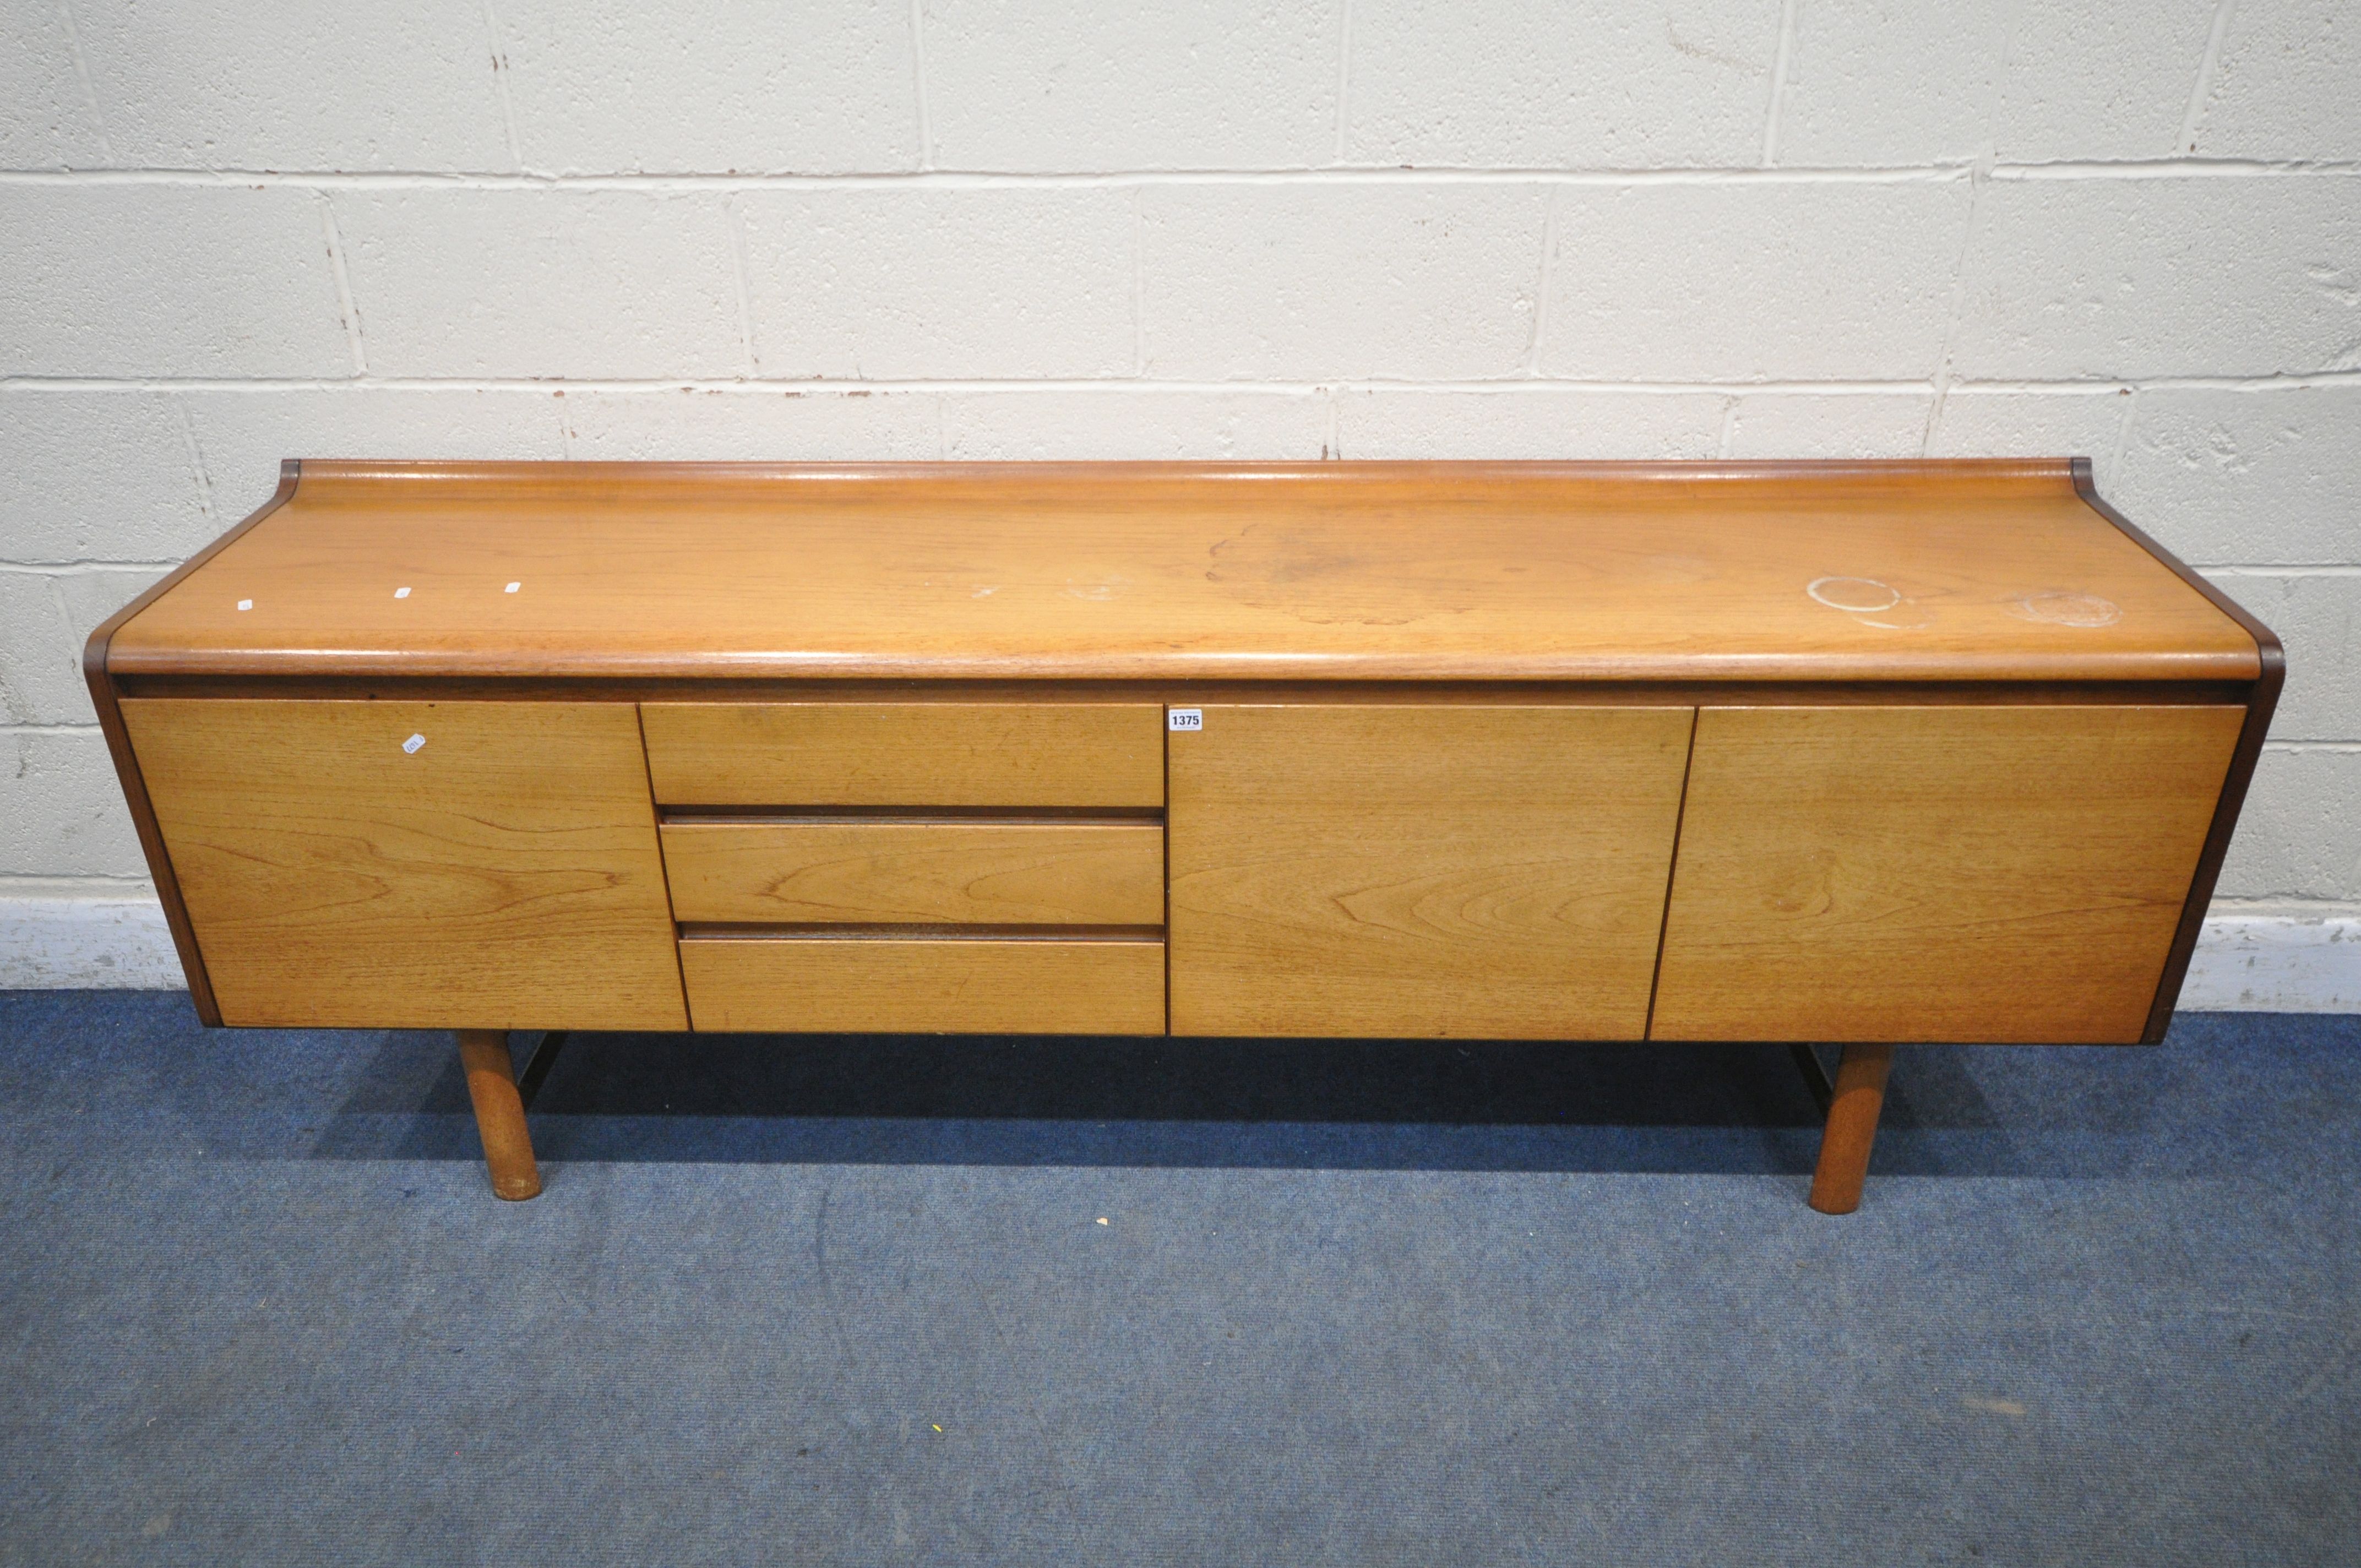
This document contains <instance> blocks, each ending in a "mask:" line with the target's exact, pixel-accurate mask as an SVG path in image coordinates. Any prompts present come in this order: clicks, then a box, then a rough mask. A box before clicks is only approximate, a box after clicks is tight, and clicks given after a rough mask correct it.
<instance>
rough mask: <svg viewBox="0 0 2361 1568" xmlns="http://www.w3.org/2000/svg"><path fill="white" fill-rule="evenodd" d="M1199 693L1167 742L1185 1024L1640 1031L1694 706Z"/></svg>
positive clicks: (1177, 1026)
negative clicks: (1214, 703) (1198, 705)
mask: <svg viewBox="0 0 2361 1568" xmlns="http://www.w3.org/2000/svg"><path fill="white" fill-rule="evenodd" d="M1202 711H1203V725H1202V729H1191V730H1182V731H1176V732H1175V733H1173V734H1171V735H1170V737H1168V740H1169V745H1168V748H1167V766H1168V776H1169V797H1168V809H1169V812H1170V818H1169V820H1170V856H1171V871H1170V916H1169V920H1170V954H1171V1006H1172V1031H1173V1033H1175V1034H1178V1035H1294V1036H1349V1035H1381V1036H1386V1035H1424V1036H1460V1037H1469V1038H1529V1039H1530V1038H1542V1039H1637V1038H1639V1037H1640V1036H1642V1035H1643V1034H1645V1032H1646V1030H1647V1021H1648V1001H1649V990H1650V985H1651V981H1652V979H1653V973H1654V969H1655V958H1656V944H1657V938H1658V935H1659V932H1660V931H1661V929H1662V925H1663V919H1664V895H1665V883H1666V878H1667V876H1668V874H1669V872H1670V870H1671V865H1672V853H1673V839H1674V834H1675V826H1676V824H1677V821H1678V818H1679V815H1680V800H1681V783H1682V773H1683V770H1684V768H1685V767H1686V760H1687V753H1688V743H1689V729H1690V725H1691V722H1692V719H1693V712H1692V710H1691V709H1689V708H1686V707H1506V706H1499V707H1495V706H1484V705H1474V704H1469V705H1463V706H1436V705H1415V706H1413V705H1380V704H1370V705H1365V706H1364V705H1329V704H1271V705H1251V704H1240V705H1235V706H1224V707H1206V708H1204V709H1203V710H1202Z"/></svg>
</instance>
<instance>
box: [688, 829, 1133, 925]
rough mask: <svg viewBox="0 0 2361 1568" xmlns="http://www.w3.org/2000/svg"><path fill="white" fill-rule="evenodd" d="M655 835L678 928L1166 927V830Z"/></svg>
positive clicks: (799, 831) (758, 831)
mask: <svg viewBox="0 0 2361 1568" xmlns="http://www.w3.org/2000/svg"><path fill="white" fill-rule="evenodd" d="M662 832H663V835H664V872H665V875H666V877H667V878H668V879H669V880H670V882H671V884H672V907H673V918H674V919H675V920H679V921H684V922H704V921H713V922H733V923H760V924H764V925H781V924H785V925H862V926H901V925H951V924H958V925H979V926H1161V925H1163V924H1164V825H1163V824H1162V823H1160V822H1071V823H1069V822H1008V821H998V820H979V821H959V820H956V819H951V820H939V821H892V820H887V821H862V820H859V819H850V820H845V819H828V818H821V819H810V820H800V821H798V820H792V819H790V820H774V821H698V820H696V819H695V818H689V819H686V820H679V819H675V820H673V821H668V822H666V823H664V825H663V828H662Z"/></svg>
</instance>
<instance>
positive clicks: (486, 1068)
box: [459, 1029, 541, 1198]
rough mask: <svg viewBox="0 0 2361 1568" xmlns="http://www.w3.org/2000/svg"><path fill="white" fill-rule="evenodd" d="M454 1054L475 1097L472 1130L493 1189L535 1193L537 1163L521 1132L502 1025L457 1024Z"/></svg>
mask: <svg viewBox="0 0 2361 1568" xmlns="http://www.w3.org/2000/svg"><path fill="white" fill-rule="evenodd" d="M459 1059H460V1060H461V1061H463V1062H465V1063H467V1097H468V1098H469V1099H471V1100H473V1101H474V1102H476V1130H477V1131H478V1133H481V1134H482V1135H483V1137H484V1163H485V1165H487V1166H489V1167H490V1168H491V1173H492V1192H493V1195H494V1196H496V1197H500V1198H531V1197H533V1196H535V1195H536V1194H538V1193H539V1192H540V1191H541V1168H540V1167H538V1166H536V1165H534V1164H533V1139H532V1137H531V1136H530V1135H527V1133H526V1132H525V1126H524V1099H523V1097H522V1095H520V1094H518V1093H517V1084H516V1069H514V1068H513V1067H511V1065H510V1063H509V1036H508V1031H507V1030H505V1029H462V1030H460V1031H459Z"/></svg>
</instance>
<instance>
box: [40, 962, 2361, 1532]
mask: <svg viewBox="0 0 2361 1568" xmlns="http://www.w3.org/2000/svg"><path fill="white" fill-rule="evenodd" d="M2356 1047H2361V1019H2357V1018H2349V1017H2347V1018H2302V1017H2288V1016H2268V1015H2226V1014H2224V1015H2207V1014H2194V1015H2188V1016H2184V1017H2182V1018H2181V1019H2180V1021H2179V1022H2178V1023H2177V1024H2176V1025H2175V1027H2174V1029H2173V1032H2172V1036H2171V1038H2170V1040H2169V1042H2168V1043H2167V1044H2166V1045H2165V1046H2163V1047H2158V1048H2156V1049H2149V1050H2139V1049H2093V1048H2077V1049H2051V1050H2040V1049H1999V1048H1982V1049H1943V1048H1927V1049H1921V1050H1913V1051H1905V1052H1904V1053H1902V1054H1901V1056H1900V1058H1899V1061H1898V1065H1897V1066H1896V1068H1895V1070H1894V1090H1893V1093H1892V1095H1891V1097H1890V1099H1889V1102H1888V1107H1887V1113H1886V1121H1885V1128H1884V1131H1883V1135H1882V1136H1881V1138H1880V1140H1879V1143H1878V1148H1877V1159H1876V1162H1875V1166H1874V1172H1875V1174H1874V1175H1873V1176H1872V1180H1871V1183H1870V1187H1869V1193H1868V1198H1867V1201H1865V1203H1864V1204H1863V1206H1862V1208H1861V1212H1859V1213H1857V1214H1855V1215H1852V1216H1851V1217H1850V1218H1847V1219H1829V1218H1827V1217H1825V1216H1822V1215H1818V1214H1815V1213H1813V1212H1810V1211H1809V1210H1807V1209H1806V1207H1805V1206H1804V1201H1803V1197H1804V1189H1805V1186H1806V1173H1807V1172H1808V1170H1809V1168H1810V1160H1811V1156H1812V1152H1813V1149H1814V1146H1815V1139H1816V1126H1815V1118H1814V1116H1813V1114H1812V1109H1811V1106H1810V1103H1809V1102H1808V1101H1807V1100H1806V1097H1805V1095H1804V1093H1803V1091H1802V1089H1801V1086H1800V1084H1799V1082H1798V1081H1797V1080H1796V1079H1795V1073H1794V1069H1793V1068H1792V1067H1791V1065H1790V1064H1789V1063H1788V1061H1787V1059H1786V1058H1785V1055H1784V1051H1781V1050H1779V1049H1776V1048H1760V1047H1737V1048H1710V1047H1536V1046H1525V1045H1473V1046H1471V1045H1465V1044H1439V1045H1438V1044H1432V1043H1403V1042H1378V1043H1370V1044H1336V1043H1326V1042H1320V1043H1277V1042H1261V1041H1256V1042H1235V1041H1232V1042H1205V1041H1148V1042H1137V1041H1105V1040H1084V1041H1040V1040H1011V1039H949V1040H935V1039H924V1040H910V1039H884V1040H879V1039H836V1038H802V1037H796V1038H724V1039H709V1038H708V1039H690V1038H685V1037H670V1036H621V1035H612V1036H577V1037H576V1038H575V1040H574V1042H573V1044H572V1045H570V1046H569V1047H567V1049H566V1053H565V1055H564V1056H562V1057H561V1058H559V1061H558V1064H557V1067H556V1070H555V1072H554V1073H553V1074H552V1075H551V1077H550V1079H549V1080H548V1082H547V1085H546V1086H545V1088H544V1090H543V1091H542V1095H541V1098H540V1100H539V1102H538V1103H537V1104H536V1105H535V1107H534V1113H533V1114H534V1136H535V1139H536V1141H537V1143H538V1145H539V1147H540V1150H541V1153H542V1156H543V1170H544V1178H545V1180H546V1182H547V1190H546V1191H545V1193H544V1195H543V1197H542V1198H540V1199H539V1200H538V1201H534V1202H532V1203H524V1204H504V1203H500V1202H497V1201H494V1200H493V1199H492V1198H491V1196H490V1194H489V1190H487V1188H486V1185H485V1181H484V1177H483V1173H482V1168H481V1166H480V1164H479V1163H478V1155H477V1149H476V1145H475V1134H474V1126H473V1123H472V1121H471V1119H470V1117H469V1115H468V1113H467V1093H466V1088H465V1084H464V1082H463V1080H462V1079H461V1076H460V1073H459V1069H458V1064H457V1059H456V1051H455V1050H454V1048H453V1047H452V1045H451V1043H450V1040H449V1037H448V1036H434V1035H418V1034H395V1033H383V1034H367V1033H350V1034H327V1033H319V1034H299V1033H288V1034H273V1033H259V1032H214V1033H208V1032H206V1031H203V1030H201V1029H200V1028H198V1027H197V1025H196V1024H195V1021H194V1018H193V1016H192V1014H191V1012H190V1009H189V1004H188V1000H187V998H186V997H184V996H180V995H171V994H140V993H96V992H0V1403H5V1409H0V1423H5V1424H0V1563H8V1564H16V1563H207V1564H213V1563H243V1564H265V1563H291V1564H305V1565H315V1564H333V1563H389V1564H396V1563H398V1564H420V1563H862V1564H867V1563H921V1562H958V1563H1010V1564H1027V1565H1033V1564H1051V1563H1078V1564H1082V1563H1087V1564H1093V1565H1115V1564H1127V1563H1159V1564H1160V1563H1205V1564H1213V1565H1220V1568H1239V1565H1244V1564H1252V1563H1290V1564H1293V1563H1340V1564H1354V1565H1356V1568H1359V1565H1376V1564H1394V1563H1403V1564H1420V1565H1422V1568H1424V1565H1432V1564H1444V1563H1531V1564H1549V1565H1552V1568H1557V1565H1563V1564H1571V1563H1647V1564H1675V1563H1678V1564H1691V1563H1694V1564H1699V1565H1712V1568H1737V1565H1742V1564H1751V1563H1874V1564H1889V1563H1892V1564H1899V1563H1989V1564H2009V1563H2072V1564H2114V1563H2123V1564H2138V1565H2140V1568H2155V1565H2158V1564H2167V1563H2205V1564H2234V1563H2348V1564H2349V1563H2361V1486H2356V1478H2361V1307H2356V1301H2361V1296H2356V1286H2361V1245H2356V1243H2361V1201H2356V1193H2361V1184H2356V1175H2361V1135H2356V1134H2361V1125H2356V1123H2361V1049H2356ZM1102 1219H1104V1222H1105V1223H1100V1222H1101V1221H1102Z"/></svg>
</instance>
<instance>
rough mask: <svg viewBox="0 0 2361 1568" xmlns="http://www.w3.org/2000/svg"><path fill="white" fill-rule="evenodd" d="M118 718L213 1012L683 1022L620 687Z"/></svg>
mask: <svg viewBox="0 0 2361 1568" xmlns="http://www.w3.org/2000/svg"><path fill="white" fill-rule="evenodd" d="M123 718H124V723H125V725H126V728H127V729H128V730H129V731H130V736H131V743H132V750H133V752H134V754H135V755H136V756H137V758H138V762H139V770H140V773H141V775H142V777H143V778H144V779H145V780H146V782H147V785H148V795H149V798H150V799H151V800H152V801H153V802H154V805H155V809H156V818H157V822H158V825H159V827H160V828H162V831H163V837H164V846H165V850H166V852H167V853H168V854H169V855H170V857H171V861H172V869H173V872H174V874H175V875H176V876H177V878H178V879H179V881H180V884H181V894H182V896H183V898H184V899H185V900H186V902H187V905H188V909H189V919H190V924H191V925H192V927H193V928H194V930H195V932H196V938H197V946H198V948H199V950H200V952H201V953H202V954H203V959H204V964H205V970H206V973H207V975H208V976H209V977H210V979H211V980H212V981H213V988H214V995H215V997H216V998H217V999H218V1000H219V1001H220V1003H221V1011H222V1021H223V1022H224V1023H225V1024H230V1025H313V1026H326V1027H338V1026H342V1027H364V1028H387V1027H404V1028H474V1029H498V1028H592V1029H634V1028H638V1029H684V1028H686V1027H687V1026H688V1020H687V1015H686V1009H685V1008H684V1007H683V1006H682V1003H681V986H680V969H679V964H678V960H677V958H676V955H675V948H674V939H673V925H672V914H671V909H670V907H669V905H668V904H667V903H666V900H665V897H664V867H663V864H662V861H660V859H659V858H658V851H657V848H656V827H655V814H654V809H653V806H651V804H650V802H649V797H648V783H647V767H646V763H645V762H644V760H643V753H642V750H641V745H640V728H639V716H638V712H637V710H636V709H635V708H634V707H633V706H632V705H631V704H630V703H554V702H548V703H545V702H313V701H252V702H249V701H239V700H226V699H212V698H189V699H182V698H133V699H129V700H126V702H125V703H124V704H123Z"/></svg>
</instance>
